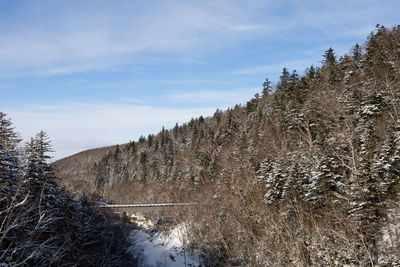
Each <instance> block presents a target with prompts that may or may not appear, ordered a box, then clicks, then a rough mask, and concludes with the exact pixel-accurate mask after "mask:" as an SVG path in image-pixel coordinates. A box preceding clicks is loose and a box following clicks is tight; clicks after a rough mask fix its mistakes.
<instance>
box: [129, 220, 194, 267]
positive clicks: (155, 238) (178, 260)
mask: <svg viewBox="0 0 400 267" xmlns="http://www.w3.org/2000/svg"><path fill="white" fill-rule="evenodd" d="M134 217H135V218H136V220H137V221H139V222H138V224H141V225H142V226H143V229H144V230H139V229H135V230H132V231H131V233H130V235H129V240H130V241H131V242H132V246H131V247H130V248H129V249H128V252H129V253H131V254H132V255H133V256H134V257H137V258H138V259H139V264H140V266H148V267H151V266H168V267H180V266H191V267H195V266H196V267H197V266H201V265H200V261H199V257H198V256H197V255H194V254H192V253H191V252H189V251H187V250H185V249H184V248H185V245H186V238H185V237H186V231H185V225H184V224H180V225H177V226H176V227H175V228H173V229H172V230H170V231H169V232H168V233H166V234H163V233H159V232H156V231H153V230H151V229H150V228H151V226H152V224H151V222H143V221H141V219H137V216H134ZM149 225H151V226H150V227H149Z"/></svg>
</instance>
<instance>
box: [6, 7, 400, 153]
mask: <svg viewBox="0 0 400 267" xmlns="http://www.w3.org/2000/svg"><path fill="white" fill-rule="evenodd" d="M398 10H400V1H398V0H374V1H372V0H354V1H349V0H346V1H345V0H338V1H307V0H303V1H295V0H291V1H270V0H264V1H259V0H252V1H245V0H242V1H235V0H232V1H229V0H211V1H209V0H202V1H187V0H186V1H169V0H164V1H135V0H126V1H124V0H118V1H117V0H96V1H94V0H93V1H90V0H88V1H81V0H79V1H77V0H68V1H59V0H47V1H45V0H32V1H27V0H26V1H24V0H14V1H12V0H0V93H1V94H0V110H2V111H5V112H6V113H8V114H9V116H10V117H11V118H12V120H13V122H14V125H15V126H16V128H17V129H18V131H19V132H20V134H21V136H22V137H23V138H25V139H27V138H29V137H30V136H32V135H34V134H35V132H37V131H39V130H40V129H44V130H46V131H47V132H48V134H49V135H50V136H51V137H52V139H53V145H54V148H55V150H56V152H55V153H54V157H55V158H56V159H57V158H61V157H63V156H66V155H70V154H73V153H76V152H79V151H81V150H83V149H87V148H91V147H98V146H104V145H111V144H116V143H124V142H128V141H129V140H136V139H137V138H138V137H139V136H140V135H141V134H143V135H146V136H147V135H148V134H149V133H156V132H158V131H159V130H160V129H161V127H162V126H166V127H167V128H169V127H172V126H173V125H174V124H175V123H176V122H179V123H183V122H185V121H188V120H190V118H192V117H197V116H200V115H203V116H209V115H212V114H213V113H214V111H215V110H216V109H217V108H220V109H226V108H227V107H230V106H233V105H235V104H240V103H244V102H245V101H246V100H249V99H250V98H251V97H252V96H253V95H254V94H255V93H257V92H260V91H261V85H262V83H263V81H264V80H265V78H266V77H268V78H269V79H270V80H272V81H276V80H277V79H278V77H279V74H280V72H281V70H282V67H287V68H289V69H291V70H293V69H296V70H297V71H298V72H299V73H302V72H303V71H304V69H305V68H306V67H307V66H309V65H311V64H314V65H317V64H319V62H320V61H321V55H322V54H323V52H324V51H325V50H326V49H328V48H329V47H333V48H334V50H335V51H336V53H337V54H338V55H343V54H345V53H347V52H348V51H349V50H350V49H351V47H352V46H353V45H354V44H355V43H356V42H359V43H363V42H364V41H365V39H366V37H367V36H368V34H369V33H370V32H371V31H373V30H374V28H375V25H376V24H378V23H379V24H381V25H385V26H389V27H391V26H394V25H395V24H397V23H399V19H400V15H399V12H398Z"/></svg>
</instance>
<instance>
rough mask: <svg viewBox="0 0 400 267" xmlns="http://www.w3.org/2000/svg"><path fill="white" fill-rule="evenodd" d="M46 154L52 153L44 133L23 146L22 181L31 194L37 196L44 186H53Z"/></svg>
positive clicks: (48, 140) (53, 180) (52, 177)
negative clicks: (24, 154)
mask: <svg viewBox="0 0 400 267" xmlns="http://www.w3.org/2000/svg"><path fill="white" fill-rule="evenodd" d="M48 152H52V148H51V145H50V138H49V137H48V136H47V134H46V132H44V131H40V132H39V133H38V134H37V135H36V136H35V138H31V141H30V142H29V143H27V144H26V145H25V153H26V163H25V168H24V180H25V182H26V183H27V184H28V187H29V189H30V190H31V191H32V193H33V194H39V192H40V191H41V190H42V189H43V186H45V185H47V186H53V185H55V177H54V173H53V170H52V168H51V166H50V164H49V162H48V161H49V159H50V158H51V157H50V156H49V155H48V154H47V153H48Z"/></svg>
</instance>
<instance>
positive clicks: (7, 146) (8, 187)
mask: <svg viewBox="0 0 400 267" xmlns="http://www.w3.org/2000/svg"><path fill="white" fill-rule="evenodd" d="M19 142H20V139H19V138H18V134H17V133H16V132H15V131H14V128H13V127H12V123H11V120H10V119H6V114H5V113H3V112H0V189H1V191H2V192H1V194H2V196H6V197H10V196H12V195H13V194H14V193H15V189H16V185H17V184H18V182H19V162H18V158H17V151H16V147H17V145H18V143H19ZM0 198H1V197H0Z"/></svg>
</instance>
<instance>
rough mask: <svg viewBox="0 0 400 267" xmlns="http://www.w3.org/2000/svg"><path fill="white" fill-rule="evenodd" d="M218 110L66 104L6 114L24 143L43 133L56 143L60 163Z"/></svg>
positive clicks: (24, 109)
mask: <svg viewBox="0 0 400 267" xmlns="http://www.w3.org/2000/svg"><path fill="white" fill-rule="evenodd" d="M216 108H217V107H206V108H157V107H152V106H141V105H130V104H124V103H121V104H109V103H96V104H82V103H66V104H63V105H57V106H51V105H49V106H26V107H24V108H22V109H14V110H12V109H11V110H10V109H9V110H5V112H6V113H7V114H8V116H9V117H10V118H11V119H12V121H13V123H14V126H15V128H16V129H17V130H18V131H19V132H20V133H21V135H22V137H23V138H24V139H25V140H28V139H29V138H30V137H32V136H34V135H35V134H36V133H37V132H38V131H40V130H42V129H44V130H45V131H46V132H47V133H48V134H49V136H50V137H51V138H52V140H53V145H54V149H55V151H56V153H55V155H54V157H55V158H56V159H58V158H61V157H65V156H67V155H70V154H73V153H77V152H79V151H82V150H84V149H88V148H94V147H99V146H105V145H115V144H117V143H125V142H128V141H129V140H134V139H137V138H138V137H139V136H140V135H142V134H143V135H148V134H150V133H157V132H158V131H159V130H160V129H161V127H162V126H165V127H166V128H170V127H173V126H174V125H175V123H176V122H178V123H183V122H187V121H189V120H190V119H191V118H194V117H199V116H200V115H203V116H210V115H212V114H213V113H214V112H215V110H216Z"/></svg>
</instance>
